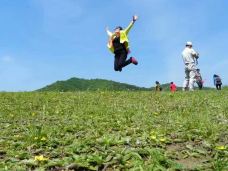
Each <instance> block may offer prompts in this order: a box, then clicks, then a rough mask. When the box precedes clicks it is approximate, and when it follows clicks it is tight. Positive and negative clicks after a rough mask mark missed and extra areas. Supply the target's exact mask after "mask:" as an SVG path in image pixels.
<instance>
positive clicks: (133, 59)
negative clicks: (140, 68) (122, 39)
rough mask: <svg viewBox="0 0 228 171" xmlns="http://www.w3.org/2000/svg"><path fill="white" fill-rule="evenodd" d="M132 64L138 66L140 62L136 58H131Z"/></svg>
mask: <svg viewBox="0 0 228 171" xmlns="http://www.w3.org/2000/svg"><path fill="white" fill-rule="evenodd" d="M131 63H133V64H134V65H138V61H137V60H136V59H135V58H134V57H131Z"/></svg>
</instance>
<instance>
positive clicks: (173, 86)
mask: <svg viewBox="0 0 228 171" xmlns="http://www.w3.org/2000/svg"><path fill="white" fill-rule="evenodd" d="M169 88H170V91H171V92H175V91H177V86H176V84H174V83H173V82H171V83H170V86H169Z"/></svg>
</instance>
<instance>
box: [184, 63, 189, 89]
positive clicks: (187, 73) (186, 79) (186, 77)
mask: <svg viewBox="0 0 228 171" xmlns="http://www.w3.org/2000/svg"><path fill="white" fill-rule="evenodd" d="M188 85H189V71H188V68H187V67H185V80H184V83H183V88H182V90H183V91H186V90H187V88H188Z"/></svg>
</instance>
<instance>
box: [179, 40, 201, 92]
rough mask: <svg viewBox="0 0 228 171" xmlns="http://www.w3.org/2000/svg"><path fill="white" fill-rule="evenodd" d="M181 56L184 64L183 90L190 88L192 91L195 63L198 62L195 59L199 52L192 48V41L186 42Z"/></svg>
mask: <svg viewBox="0 0 228 171" xmlns="http://www.w3.org/2000/svg"><path fill="white" fill-rule="evenodd" d="M182 58H183V61H184V65H185V80H184V83H183V91H186V90H188V89H189V90H190V91H194V83H195V77H196V69H197V68H196V64H198V61H197V59H198V58H199V53H197V52H196V51H195V50H194V49H193V48H192V42H187V43H186V47H185V49H184V50H183V52H182Z"/></svg>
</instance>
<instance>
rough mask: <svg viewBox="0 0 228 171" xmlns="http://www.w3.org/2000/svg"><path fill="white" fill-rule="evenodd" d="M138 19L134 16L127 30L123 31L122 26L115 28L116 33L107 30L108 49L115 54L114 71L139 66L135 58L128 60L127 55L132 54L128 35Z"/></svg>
mask: <svg viewBox="0 0 228 171" xmlns="http://www.w3.org/2000/svg"><path fill="white" fill-rule="evenodd" d="M137 19H138V16H136V15H135V16H133V20H132V21H131V23H130V24H129V26H128V27H127V28H126V29H123V28H122V27H121V26H118V27H116V28H115V30H114V33H112V32H110V31H109V30H108V28H106V32H107V34H108V36H109V41H108V45H107V46H108V48H109V50H110V51H111V52H112V53H114V55H115V61H114V70H115V71H120V72H121V71H122V68H124V67H125V66H127V65H129V64H131V63H132V64H134V65H137V64H138V61H137V60H136V59H135V58H134V57H130V58H129V59H128V60H127V55H128V54H129V53H130V49H129V39H128V33H129V31H130V30H131V28H132V26H133V25H134V23H135V21H136V20H137Z"/></svg>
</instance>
